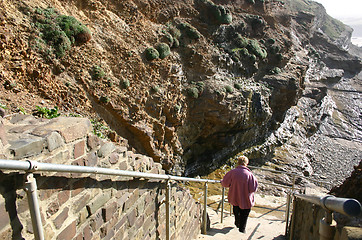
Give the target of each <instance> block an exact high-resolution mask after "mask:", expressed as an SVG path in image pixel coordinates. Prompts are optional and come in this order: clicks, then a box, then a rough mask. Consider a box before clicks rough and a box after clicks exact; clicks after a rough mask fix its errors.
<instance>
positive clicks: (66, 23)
mask: <svg viewBox="0 0 362 240" xmlns="http://www.w3.org/2000/svg"><path fill="white" fill-rule="evenodd" d="M56 22H57V24H58V26H59V27H60V28H61V29H62V30H63V31H64V32H65V34H66V35H67V36H68V38H69V40H70V42H71V43H72V44H75V43H76V44H78V45H80V44H83V43H86V42H88V41H89V40H90V39H91V33H90V31H89V29H88V28H87V27H86V26H85V25H84V24H82V23H81V22H79V21H78V20H77V19H76V18H75V17H73V16H65V15H60V16H59V17H57V18H56Z"/></svg>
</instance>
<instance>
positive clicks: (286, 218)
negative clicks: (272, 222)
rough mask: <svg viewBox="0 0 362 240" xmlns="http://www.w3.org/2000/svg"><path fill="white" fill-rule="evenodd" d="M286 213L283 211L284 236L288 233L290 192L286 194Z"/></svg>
mask: <svg viewBox="0 0 362 240" xmlns="http://www.w3.org/2000/svg"><path fill="white" fill-rule="evenodd" d="M285 211H286V213H285V234H284V235H285V236H287V234H288V227H289V214H290V193H288V194H287V206H286V210H285Z"/></svg>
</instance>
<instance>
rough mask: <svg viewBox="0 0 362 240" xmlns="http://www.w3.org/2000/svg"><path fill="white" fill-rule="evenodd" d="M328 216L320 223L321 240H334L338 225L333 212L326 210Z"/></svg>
mask: <svg viewBox="0 0 362 240" xmlns="http://www.w3.org/2000/svg"><path fill="white" fill-rule="evenodd" d="M325 211H326V215H325V217H324V218H322V219H321V220H320V222H319V239H320V240H332V239H334V234H335V231H336V226H337V223H336V222H335V221H334V220H333V215H332V211H329V210H327V209H326V210H325Z"/></svg>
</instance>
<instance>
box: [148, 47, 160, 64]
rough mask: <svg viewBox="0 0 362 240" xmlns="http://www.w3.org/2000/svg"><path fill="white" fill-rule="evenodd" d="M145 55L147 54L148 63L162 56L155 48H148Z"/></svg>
mask: <svg viewBox="0 0 362 240" xmlns="http://www.w3.org/2000/svg"><path fill="white" fill-rule="evenodd" d="M145 54H146V59H147V60H148V61H152V60H154V59H156V58H159V57H160V54H159V53H158V51H157V50H156V49H155V48H153V47H149V48H147V49H146V50H145Z"/></svg>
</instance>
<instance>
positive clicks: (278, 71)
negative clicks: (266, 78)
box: [270, 67, 282, 74]
mask: <svg viewBox="0 0 362 240" xmlns="http://www.w3.org/2000/svg"><path fill="white" fill-rule="evenodd" d="M281 72H282V70H281V69H280V68H278V67H275V68H273V69H271V70H270V74H279V73H281Z"/></svg>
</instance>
